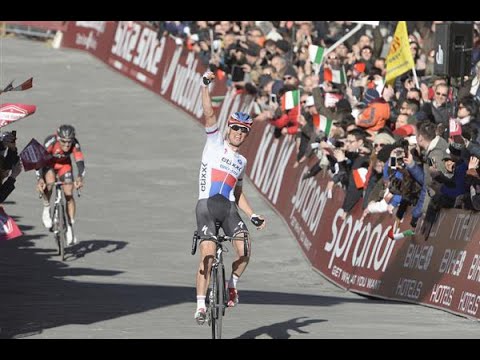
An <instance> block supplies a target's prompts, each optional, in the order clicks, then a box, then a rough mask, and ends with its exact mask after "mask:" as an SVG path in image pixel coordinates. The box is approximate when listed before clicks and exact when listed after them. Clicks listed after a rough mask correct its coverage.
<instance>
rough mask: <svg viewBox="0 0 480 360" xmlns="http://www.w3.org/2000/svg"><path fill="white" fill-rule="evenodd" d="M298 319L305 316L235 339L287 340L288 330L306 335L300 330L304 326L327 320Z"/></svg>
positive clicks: (250, 332)
mask: <svg viewBox="0 0 480 360" xmlns="http://www.w3.org/2000/svg"><path fill="white" fill-rule="evenodd" d="M300 319H307V317H305V316H301V317H297V318H293V319H291V320H287V321H283V322H279V323H275V324H272V325H268V326H262V327H259V328H256V329H253V330H249V331H247V332H245V333H243V334H242V335H240V336H239V337H237V339H256V338H257V337H259V336H262V335H266V336H269V337H270V338H272V339H288V338H290V336H291V335H290V334H289V332H288V331H289V330H291V331H295V332H297V333H299V334H308V331H306V330H304V329H301V328H303V327H305V326H308V325H310V324H316V323H321V322H324V321H327V320H322V319H307V320H301V321H300Z"/></svg>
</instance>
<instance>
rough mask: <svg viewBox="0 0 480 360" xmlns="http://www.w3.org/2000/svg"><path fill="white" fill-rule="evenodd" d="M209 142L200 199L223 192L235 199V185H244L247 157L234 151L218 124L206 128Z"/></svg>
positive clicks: (203, 164) (205, 153)
mask: <svg viewBox="0 0 480 360" xmlns="http://www.w3.org/2000/svg"><path fill="white" fill-rule="evenodd" d="M205 131H206V133H207V143H206V144H205V148H204V149H203V155H202V163H201V165H200V176H199V181H198V185H199V186H198V187H199V194H200V195H199V197H198V199H199V200H200V199H208V198H210V197H212V196H214V195H217V194H221V195H223V196H225V197H226V198H227V199H229V200H230V201H235V194H234V190H235V186H237V185H242V180H243V174H244V172H245V167H246V165H247V159H245V157H244V156H242V155H240V154H239V153H238V152H235V151H233V150H232V149H231V148H230V146H229V145H228V142H227V141H226V140H224V139H223V137H222V134H220V130H219V129H218V126H217V125H214V126H212V127H208V128H205Z"/></svg>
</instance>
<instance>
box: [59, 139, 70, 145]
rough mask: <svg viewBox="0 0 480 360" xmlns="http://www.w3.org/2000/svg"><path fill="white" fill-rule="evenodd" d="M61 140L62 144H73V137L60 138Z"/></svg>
mask: <svg viewBox="0 0 480 360" xmlns="http://www.w3.org/2000/svg"><path fill="white" fill-rule="evenodd" d="M60 142H61V143H62V144H71V143H72V142H73V140H72V139H60Z"/></svg>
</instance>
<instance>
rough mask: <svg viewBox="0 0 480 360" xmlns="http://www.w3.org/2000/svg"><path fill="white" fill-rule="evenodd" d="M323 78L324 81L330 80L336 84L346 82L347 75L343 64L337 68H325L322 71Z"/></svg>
mask: <svg viewBox="0 0 480 360" xmlns="http://www.w3.org/2000/svg"><path fill="white" fill-rule="evenodd" d="M323 78H324V80H325V81H330V82H333V83H336V84H346V83H347V75H346V74H345V68H344V67H343V65H342V68H341V69H339V70H334V69H325V70H324V72H323Z"/></svg>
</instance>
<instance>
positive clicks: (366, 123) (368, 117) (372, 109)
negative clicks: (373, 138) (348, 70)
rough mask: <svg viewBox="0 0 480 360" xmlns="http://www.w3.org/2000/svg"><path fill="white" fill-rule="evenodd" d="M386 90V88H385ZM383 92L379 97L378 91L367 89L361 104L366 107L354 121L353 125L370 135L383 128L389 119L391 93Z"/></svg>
mask: <svg viewBox="0 0 480 360" xmlns="http://www.w3.org/2000/svg"><path fill="white" fill-rule="evenodd" d="M385 89H387V87H385ZM385 89H384V91H383V96H382V97H379V94H378V91H377V90H375V89H367V91H366V92H365V95H364V97H363V100H362V102H364V103H365V104H367V107H366V108H365V109H363V110H362V112H361V113H360V114H359V115H358V117H357V119H356V120H355V124H356V125H357V126H358V127H360V128H363V129H365V130H367V131H368V132H370V133H376V132H377V131H378V130H380V129H381V128H383V127H384V126H385V124H386V122H387V120H388V119H389V118H390V105H389V103H388V101H390V97H391V95H393V93H391V91H385Z"/></svg>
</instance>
